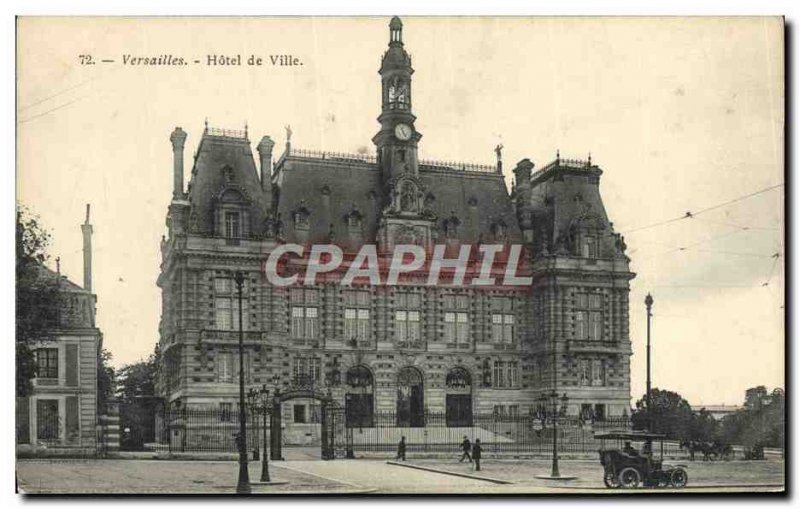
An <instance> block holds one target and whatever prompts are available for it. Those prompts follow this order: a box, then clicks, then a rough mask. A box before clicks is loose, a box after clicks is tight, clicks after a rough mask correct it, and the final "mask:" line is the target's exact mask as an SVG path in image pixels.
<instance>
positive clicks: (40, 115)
mask: <svg viewBox="0 0 800 509" xmlns="http://www.w3.org/2000/svg"><path fill="white" fill-rule="evenodd" d="M84 97H85V96H84ZM84 97H78V98H77V99H73V100H71V101H69V102H67V103H64V104H62V105H60V106H56V107H55V108H51V109H49V110H47V111H44V112H42V113H39V114H38V115H34V116H32V117H28V118H25V119H22V120H17V123H18V124H24V123H25V122H30V121H31V120H33V119H36V118H39V117H43V116H45V115H47V114H49V113H52V112H54V111H56V110H60V109H61V108H65V107H67V106H69V105H70V104H74V103H76V102H78V101H80V100H81V99H83V98H84Z"/></svg>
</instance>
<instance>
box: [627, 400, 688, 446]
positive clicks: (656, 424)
mask: <svg viewBox="0 0 800 509" xmlns="http://www.w3.org/2000/svg"><path fill="white" fill-rule="evenodd" d="M650 396H651V401H652V405H653V408H652V411H650V410H648V409H647V395H646V394H645V395H644V396H643V397H642V399H640V400H639V401H637V402H636V409H635V410H634V411H633V413H632V414H631V424H632V425H633V429H635V430H647V429H648V425H649V423H650V422H652V426H653V427H652V431H653V432H654V433H664V434H665V435H666V436H667V438H671V439H685V438H688V437H689V436H690V432H691V426H692V419H693V416H692V407H691V406H689V403H688V402H687V401H686V400H685V399H683V398H682V397H681V396H680V394H678V393H676V392H671V391H666V390H659V389H652V390H651V392H650Z"/></svg>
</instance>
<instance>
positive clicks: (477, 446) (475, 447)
mask: <svg viewBox="0 0 800 509" xmlns="http://www.w3.org/2000/svg"><path fill="white" fill-rule="evenodd" d="M482 450H483V449H481V439H480V438H476V439H475V443H474V444H472V459H473V460H474V461H475V470H476V471H479V470H480V469H481V451H482Z"/></svg>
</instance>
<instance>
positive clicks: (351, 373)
mask: <svg viewBox="0 0 800 509" xmlns="http://www.w3.org/2000/svg"><path fill="white" fill-rule="evenodd" d="M345 384H346V390H347V392H346V393H345V397H344V408H345V415H346V417H347V427H348V428H371V427H372V426H373V409H374V403H373V401H374V398H373V386H374V383H373V378H372V372H371V371H370V370H369V369H368V368H367V367H366V366H353V367H352V368H350V369H348V370H347V375H346V376H345Z"/></svg>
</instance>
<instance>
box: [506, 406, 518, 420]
mask: <svg viewBox="0 0 800 509" xmlns="http://www.w3.org/2000/svg"><path fill="white" fill-rule="evenodd" d="M508 416H509V417H511V418H512V419H515V418H517V417H518V416H519V405H508Z"/></svg>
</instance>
